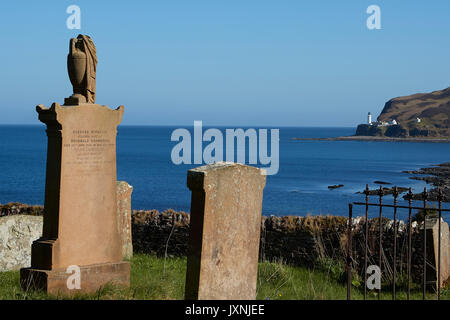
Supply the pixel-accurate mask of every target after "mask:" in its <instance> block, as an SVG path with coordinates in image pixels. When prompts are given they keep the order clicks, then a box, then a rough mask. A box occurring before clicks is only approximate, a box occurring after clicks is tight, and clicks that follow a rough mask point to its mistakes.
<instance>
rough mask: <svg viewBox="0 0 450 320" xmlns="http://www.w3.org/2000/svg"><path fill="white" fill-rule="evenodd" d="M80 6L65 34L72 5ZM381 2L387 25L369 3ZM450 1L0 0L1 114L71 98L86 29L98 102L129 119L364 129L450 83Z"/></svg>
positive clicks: (10, 120) (17, 117) (21, 118)
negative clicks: (75, 48)
mask: <svg viewBox="0 0 450 320" xmlns="http://www.w3.org/2000/svg"><path fill="white" fill-rule="evenodd" d="M71 4H76V5H78V6H79V7H80V8H81V30H69V29H67V27H66V20H67V18H68V16H69V14H67V13H66V8H67V7H68V6H69V5H71ZM372 4H376V5H378V6H379V7H380V8H381V26H382V29H381V30H369V29H368V28H367V27H366V20H367V18H368V17H369V15H368V14H367V13H366V9H367V7H368V6H369V5H372ZM449 14H450V1H448V0H420V1H419V0H395V1H393V0H386V1H383V0H371V1H365V0H345V1H344V0H343V1H336V0H327V1H326V0H303V1H302V0H291V1H290V0H272V1H265V0H226V1H224V0H223V1H218V0H201V1H200V0H189V1H187V0H164V1H163V0H159V1H152V0H150V1H149V0H147V1H136V0H128V1H100V0H95V1H92V0H90V1H87V0H83V1H81V0H78V1H75V0H74V1H64V0H58V1H48V0H47V1H24V0H15V1H1V4H0V33H1V47H0V75H1V77H0V111H1V112H0V123H3V124H5V123H6V124H18V123H26V124H38V123H39V121H38V120H37V113H36V112H35V106H36V105H37V104H40V103H42V104H44V105H47V106H50V105H51V103H52V102H54V101H56V102H59V103H61V104H62V103H63V101H64V97H68V96H70V95H71V93H72V92H71V85H70V82H69V78H68V76H67V68H66V59H67V53H68V44H69V39H70V38H72V37H76V36H77V35H78V34H79V33H82V34H88V35H90V36H91V37H92V38H93V40H94V42H95V44H96V46H97V54H98V58H99V65H98V68H97V103H99V104H105V105H109V106H110V107H117V106H119V105H122V104H123V105H125V115H124V121H123V124H140V125H146V124H148V125H156V124H160V125H191V126H192V124H193V121H194V120H203V124H204V125H206V126H209V125H230V126H231V125H232V126H275V127H276V126H355V125H356V124H358V123H360V122H363V121H365V119H366V115H367V112H368V111H371V112H372V114H374V115H378V114H379V112H380V111H381V109H382V107H383V106H384V103H385V102H386V101H387V100H389V99H390V98H393V97H396V96H401V95H408V94H412V93H417V92H428V91H433V90H440V89H443V88H446V87H448V86H450V59H449V57H450V19H449Z"/></svg>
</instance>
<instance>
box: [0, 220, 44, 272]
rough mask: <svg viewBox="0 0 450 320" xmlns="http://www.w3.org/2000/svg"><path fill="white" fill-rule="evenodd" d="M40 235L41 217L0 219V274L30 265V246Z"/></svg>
mask: <svg viewBox="0 0 450 320" xmlns="http://www.w3.org/2000/svg"><path fill="white" fill-rule="evenodd" d="M41 234H42V217H39V216H31V215H12V216H5V217H0V272H3V271H11V270H19V269H20V268H23V267H26V266H30V265H31V244H32V243H33V241H34V240H36V239H37V238H39V237H40V236H41Z"/></svg>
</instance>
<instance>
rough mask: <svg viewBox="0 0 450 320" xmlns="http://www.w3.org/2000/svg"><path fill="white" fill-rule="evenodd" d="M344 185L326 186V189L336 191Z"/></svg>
mask: <svg viewBox="0 0 450 320" xmlns="http://www.w3.org/2000/svg"><path fill="white" fill-rule="evenodd" d="M343 186H344V185H343V184H335V185H333V186H328V189H338V188H342V187H343Z"/></svg>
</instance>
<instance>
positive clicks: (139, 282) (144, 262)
mask: <svg viewBox="0 0 450 320" xmlns="http://www.w3.org/2000/svg"><path fill="white" fill-rule="evenodd" d="M131 266H132V267H131V287H130V288H129V289H120V288H115V287H112V286H108V287H105V288H103V289H102V290H99V291H98V292H97V293H96V294H91V295H77V296H75V297H73V298H74V299H140V300H142V299H161V300H170V299H183V297H184V281H185V271H186V259H185V258H169V259H167V260H166V261H165V262H164V259H161V258H157V257H154V256H147V255H142V254H136V255H135V256H134V257H133V259H132V260H131ZM332 274H333V273H332V272H331V269H330V272H328V271H327V270H326V269H323V270H320V271H318V270H308V269H306V268H298V267H290V266H286V265H284V264H281V263H275V262H272V263H270V262H263V263H260V265H259V270H258V289H257V298H258V299H263V300H265V299H271V300H276V299H294V300H304V299H313V300H318V299H332V300H334V299H346V297H347V287H346V284H345V283H344V282H340V281H337V280H335V277H333V276H332ZM405 297H406V295H405V294H404V293H400V294H399V298H405ZM61 298H65V297H57V296H47V295H46V294H44V293H42V292H28V293H25V292H23V291H22V290H21V289H20V287H19V272H17V271H14V272H3V273H0V299H1V300H5V299H8V300H12V299H61ZM352 298H353V299H361V298H362V294H361V292H359V290H357V289H354V290H352ZM370 298H376V295H375V293H373V294H371V295H370ZM383 298H384V299H391V293H390V292H386V294H384V295H383ZM412 298H413V299H421V298H422V296H421V293H420V290H418V291H415V292H414V293H413V297H412ZM429 298H430V299H434V298H435V296H434V295H431V294H430V296H429ZM443 298H445V299H450V291H449V290H446V291H445V292H444V297H443Z"/></svg>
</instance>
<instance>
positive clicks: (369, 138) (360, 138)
mask: <svg viewBox="0 0 450 320" xmlns="http://www.w3.org/2000/svg"><path fill="white" fill-rule="evenodd" d="M291 139H292V140H298V141H379V142H434V143H450V138H423V137H421V138H416V137H409V138H395V137H379V136H342V137H332V138H291Z"/></svg>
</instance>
